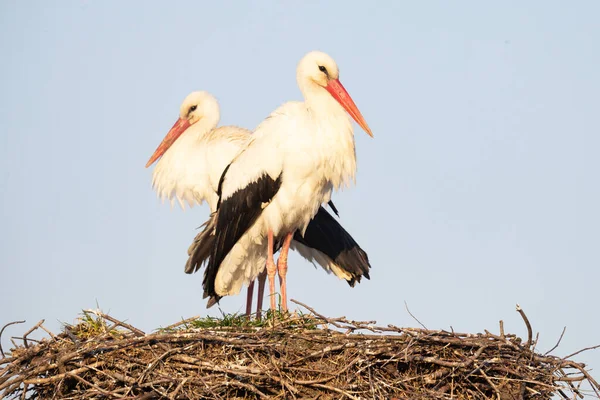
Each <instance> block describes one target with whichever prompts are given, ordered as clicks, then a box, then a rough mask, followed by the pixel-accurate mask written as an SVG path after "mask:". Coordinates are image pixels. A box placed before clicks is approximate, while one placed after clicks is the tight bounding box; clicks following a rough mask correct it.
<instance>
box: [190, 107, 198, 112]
mask: <svg viewBox="0 0 600 400" xmlns="http://www.w3.org/2000/svg"><path fill="white" fill-rule="evenodd" d="M196 108H198V106H197V105H193V106H191V107H190V112H192V111H196Z"/></svg>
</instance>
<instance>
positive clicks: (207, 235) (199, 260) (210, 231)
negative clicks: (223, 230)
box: [185, 214, 216, 274]
mask: <svg viewBox="0 0 600 400" xmlns="http://www.w3.org/2000/svg"><path fill="white" fill-rule="evenodd" d="M215 225H216V218H215V215H214V214H211V216H210V219H209V220H208V221H206V222H205V223H204V224H202V225H201V227H202V226H204V229H203V230H202V232H200V233H198V234H197V235H196V237H195V238H194V241H193V242H192V244H191V245H190V247H189V248H188V256H189V257H188V260H187V262H186V263H185V273H186V274H193V273H194V272H196V271H198V270H199V269H200V268H201V267H202V264H204V263H205V262H208V258H209V257H210V252H211V250H212V247H213V244H214V242H215V235H214V230H215Z"/></svg>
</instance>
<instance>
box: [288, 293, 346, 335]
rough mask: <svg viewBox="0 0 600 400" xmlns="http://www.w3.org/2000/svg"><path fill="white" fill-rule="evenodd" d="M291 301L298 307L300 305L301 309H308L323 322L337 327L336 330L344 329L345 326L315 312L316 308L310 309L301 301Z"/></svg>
mask: <svg viewBox="0 0 600 400" xmlns="http://www.w3.org/2000/svg"><path fill="white" fill-rule="evenodd" d="M290 301H291V302H292V303H296V304H298V305H299V306H301V307H304V308H306V309H307V310H308V311H310V312H311V313H313V314H314V315H316V316H317V317H319V318H321V319H322V320H323V321H326V322H327V323H329V324H331V325H333V326H335V327H336V328H344V326H342V325H339V324H338V323H337V322H335V321H333V320H331V319H330V318H327V317H325V316H323V315H321V314H319V313H318V312H316V311H315V309H314V308H312V307H309V306H307V305H306V304H304V303H300V302H299V301H297V300H294V299H290Z"/></svg>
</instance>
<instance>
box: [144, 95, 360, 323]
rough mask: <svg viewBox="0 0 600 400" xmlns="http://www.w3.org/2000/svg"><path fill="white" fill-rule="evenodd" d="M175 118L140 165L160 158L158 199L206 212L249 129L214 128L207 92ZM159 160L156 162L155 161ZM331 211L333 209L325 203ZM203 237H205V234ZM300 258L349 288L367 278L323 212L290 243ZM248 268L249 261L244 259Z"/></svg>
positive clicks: (198, 256) (198, 251) (203, 241)
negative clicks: (205, 206)
mask: <svg viewBox="0 0 600 400" xmlns="http://www.w3.org/2000/svg"><path fill="white" fill-rule="evenodd" d="M179 115H180V117H179V119H178V120H177V122H176V123H175V124H174V125H173V128H171V130H170V131H169V133H168V134H167V135H166V136H165V138H164V140H163V141H162V143H161V144H160V145H159V146H158V148H157V149H156V151H155V153H154V154H153V155H152V157H151V158H150V160H149V161H148V163H147V164H146V167H149V166H150V165H152V164H153V163H154V162H155V161H156V160H157V159H159V158H160V160H159V161H158V163H157V164H156V167H155V169H154V171H153V174H152V175H153V179H152V186H153V187H154V189H155V190H156V191H157V193H158V196H159V197H160V198H162V199H163V200H165V199H169V200H170V201H171V204H173V203H174V201H175V199H177V200H178V201H179V203H180V205H181V207H182V208H183V209H185V203H186V202H187V203H188V205H189V206H190V207H192V206H193V205H194V204H202V203H203V202H204V201H206V202H207V203H208V204H209V207H210V210H211V212H214V211H215V209H216V207H217V201H218V195H217V189H218V183H219V179H220V177H221V175H222V172H223V170H224V169H225V167H226V166H227V165H228V164H229V163H230V162H231V161H232V160H233V158H234V157H235V156H236V155H237V154H239V153H240V151H242V149H244V148H245V147H246V146H247V144H248V143H249V141H250V139H251V136H250V133H251V132H250V131H248V130H246V129H243V128H239V127H236V126H224V127H219V128H217V124H218V123H219V119H220V110H219V105H218V103H217V100H216V99H215V98H214V97H213V96H212V95H210V94H209V93H207V92H204V91H199V92H193V93H191V94H189V95H188V96H187V97H186V98H185V100H184V101H183V103H182V105H181V108H180V113H179ZM161 157H162V158H161ZM329 204H330V206H331V207H332V208H333V210H334V211H335V212H336V213H337V211H336V210H335V206H334V205H333V203H331V202H330V203H329ZM206 233H208V235H207V234H206ZM211 234H212V232H208V230H207V229H205V230H204V231H203V232H201V233H199V234H198V235H197V237H196V239H195V240H194V243H193V244H192V246H190V249H189V254H190V258H189V260H188V262H187V264H186V269H185V272H186V273H194V272H196V271H197V270H198V269H199V268H200V266H201V265H202V264H203V263H204V262H205V261H206V260H207V258H208V257H209V253H210V248H211V246H212V243H213V239H214V236H212V235H211ZM292 246H293V248H295V249H296V250H297V251H298V252H299V253H300V254H301V255H302V256H303V257H304V258H306V259H308V260H309V261H313V262H315V261H316V262H317V263H318V264H319V265H321V266H322V267H323V269H325V270H326V271H327V272H333V273H334V274H335V275H336V276H338V277H339V278H342V279H345V280H346V281H348V283H349V284H350V286H354V284H355V282H360V279H361V277H362V276H365V277H366V278H367V279H368V278H369V268H370V265H369V262H368V257H367V254H366V253H365V252H364V251H363V250H362V249H361V248H360V246H359V245H358V244H357V243H356V242H355V241H354V239H353V238H352V236H350V234H349V233H348V232H346V230H344V228H343V227H342V226H341V225H340V224H339V223H338V222H337V221H336V220H335V219H334V218H333V217H332V216H331V215H330V214H329V213H328V212H327V211H326V210H325V209H324V208H320V209H319V211H318V213H317V215H316V216H315V219H314V220H313V221H311V223H310V224H309V226H308V228H307V232H306V234H305V236H304V237H302V236H300V235H299V234H296V237H295V240H294V241H293V242H292ZM248 262H249V263H251V264H252V261H251V260H249V261H248ZM265 279H266V272H265V273H264V274H261V276H259V299H258V306H257V313H258V315H260V310H261V308H262V298H263V291H264V283H265ZM253 288H254V281H252V282H251V283H250V285H249V287H248V297H247V304H246V314H247V315H249V314H250V312H251V306H252V293H253Z"/></svg>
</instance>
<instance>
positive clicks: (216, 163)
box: [152, 91, 250, 212]
mask: <svg viewBox="0 0 600 400" xmlns="http://www.w3.org/2000/svg"><path fill="white" fill-rule="evenodd" d="M194 106H195V107H196V109H194V110H193V111H190V108H191V107H194ZM180 119H187V120H190V122H191V123H190V125H189V127H188V128H187V129H186V130H185V131H184V132H182V133H181V134H180V136H179V137H178V138H176V140H175V141H174V142H173V143H172V144H171V145H170V147H169V148H168V149H167V150H166V151H165V152H164V154H163V155H162V157H161V159H160V160H159V161H158V163H157V164H156V167H155V168H154V171H153V173H152V187H153V188H154V189H155V190H156V192H157V194H158V196H159V198H161V199H162V200H163V201H164V200H165V199H169V200H170V201H171V204H173V203H174V201H175V199H177V200H178V201H179V203H180V205H181V207H182V208H183V209H185V203H187V204H188V205H189V206H190V207H193V206H194V204H202V203H203V202H204V201H206V202H208V205H209V207H210V210H211V212H214V211H215V209H216V207H217V201H218V196H217V186H218V184H219V179H220V178H221V174H222V173H223V170H224V169H225V167H226V166H227V165H228V164H229V163H230V162H231V160H232V159H233V158H234V157H235V156H236V155H237V154H238V153H239V152H240V151H241V149H243V148H244V147H245V146H246V144H247V143H248V141H249V139H250V131H249V130H247V129H243V128H239V127H236V126H223V127H219V128H217V124H218V123H219V119H220V110H219V104H218V102H217V100H216V99H215V98H214V97H213V96H212V95H210V94H209V93H207V92H204V91H200V92H193V93H191V94H189V95H188V96H187V97H186V98H185V100H184V101H183V103H182V105H181V109H180Z"/></svg>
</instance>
